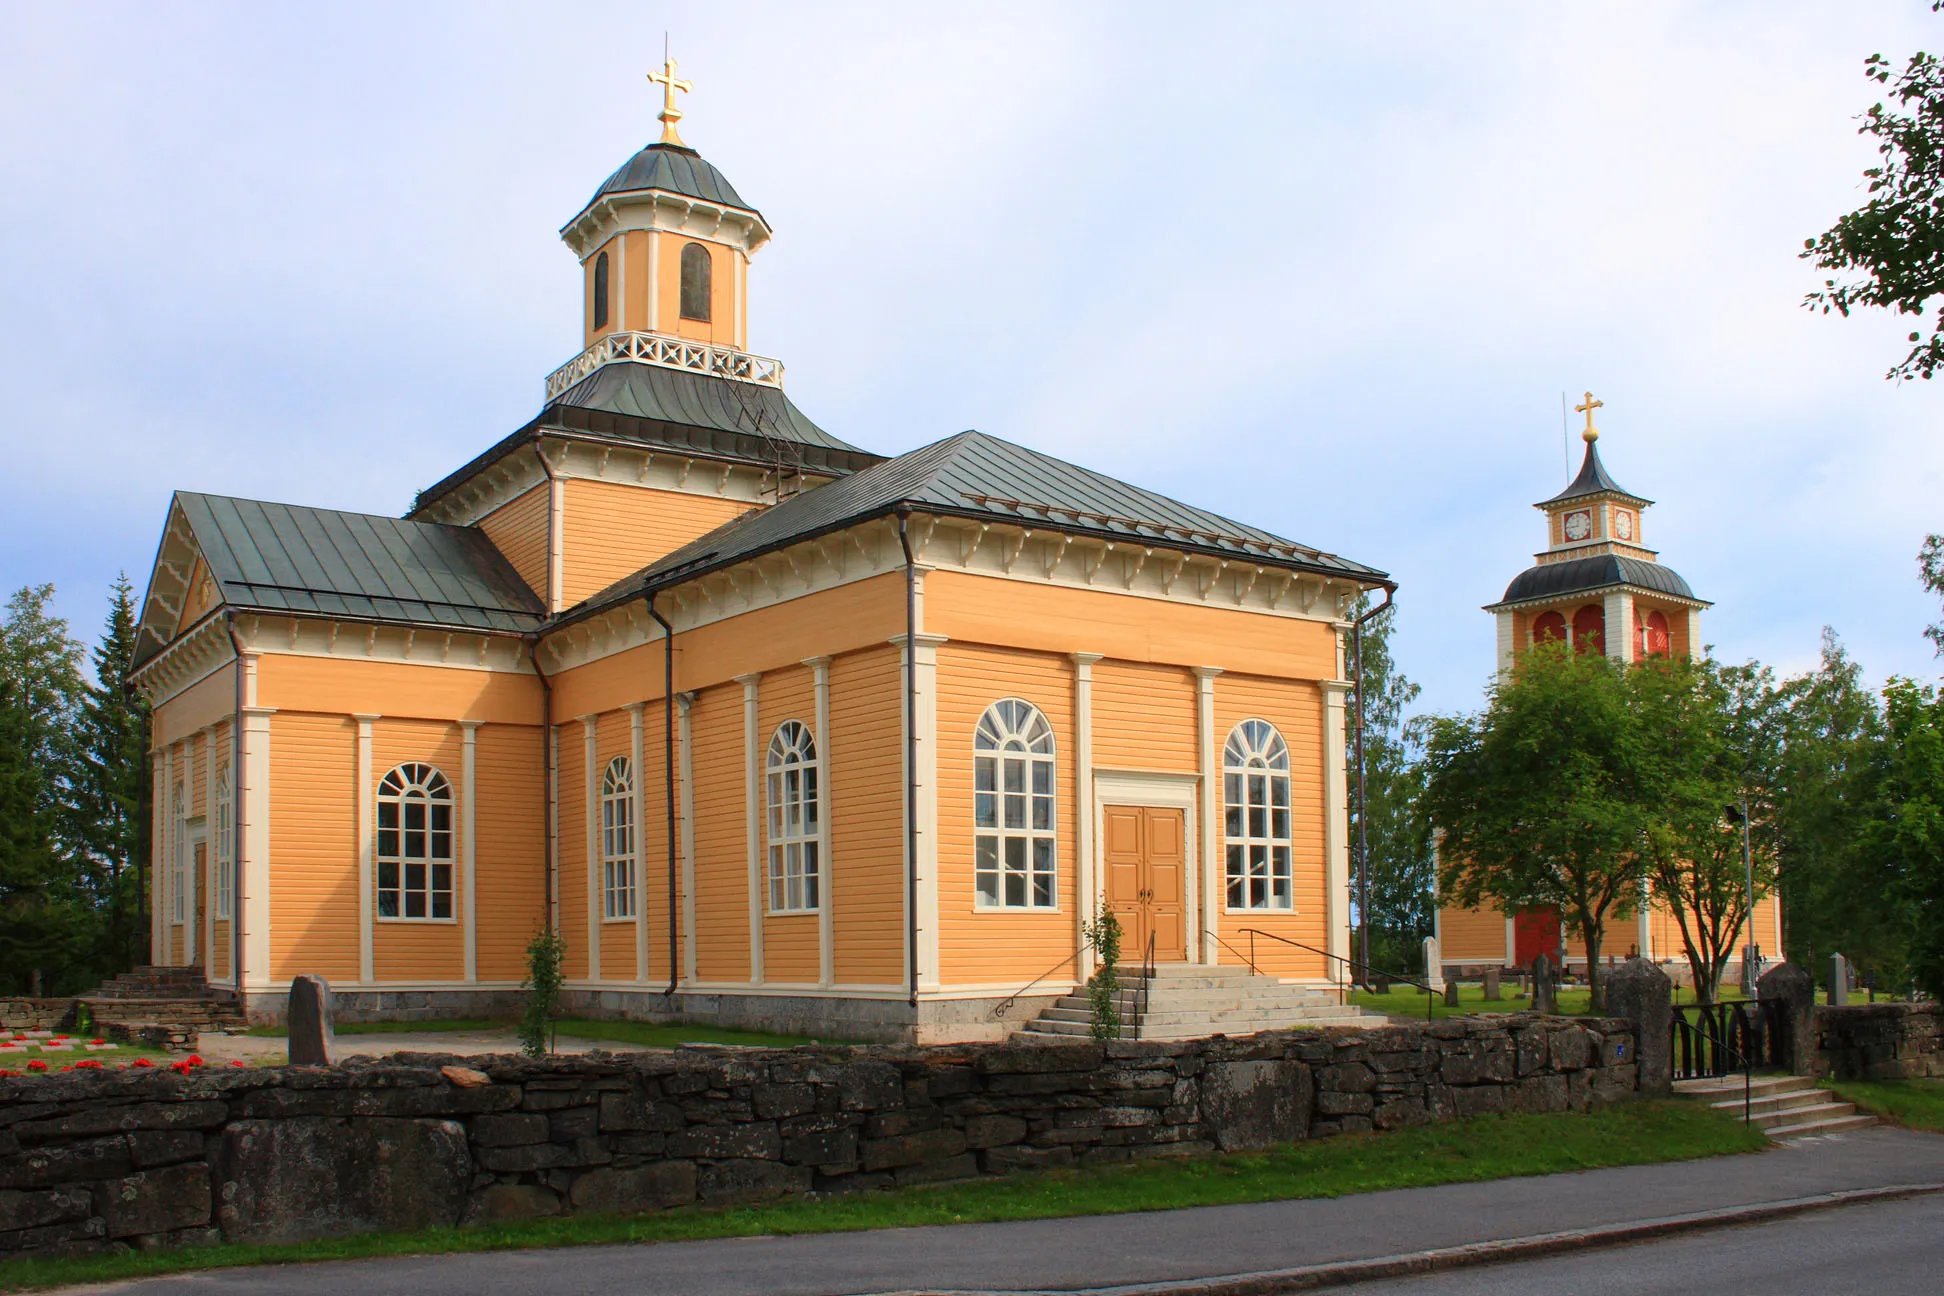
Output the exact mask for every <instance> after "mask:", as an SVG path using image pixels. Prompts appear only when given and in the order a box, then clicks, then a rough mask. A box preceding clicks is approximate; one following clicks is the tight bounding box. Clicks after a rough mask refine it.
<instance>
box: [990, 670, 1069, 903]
mask: <svg viewBox="0 0 1944 1296" xmlns="http://www.w3.org/2000/svg"><path fill="white" fill-rule="evenodd" d="M1019 707H1024V708H1025V709H1026V710H1025V712H1024V714H1023V718H1022V719H1021V720H1020V721H1018V722H1015V720H1014V719H1013V718H1011V717H1010V716H1009V715H1008V714H1007V710H1006V709H1007V708H1010V709H1017V708H1019ZM982 741H983V742H987V743H991V744H992V745H991V746H981V745H980V744H981V742H982ZM1041 742H1043V743H1044V744H1045V746H1044V747H1043V748H1042V747H1040V746H1037V745H1036V744H1038V743H1041ZM1015 744H1017V745H1016V746H1015ZM971 757H972V768H973V794H972V802H973V808H972V841H973V859H972V870H973V871H972V879H973V886H972V909H973V911H974V912H976V913H1048V912H1052V913H1058V912H1060V911H1062V910H1064V909H1065V908H1066V907H1067V894H1066V890H1067V889H1066V887H1064V886H1062V885H1061V883H1060V865H1061V855H1062V852H1061V850H1060V808H1061V807H1060V738H1059V734H1058V732H1057V731H1055V729H1054V728H1053V722H1052V721H1051V720H1050V719H1048V718H1047V715H1046V712H1045V711H1044V710H1043V709H1042V708H1041V707H1040V706H1039V704H1037V703H1035V702H1031V701H1028V700H1027V699H1025V698H1022V697H1019V696H1017V695H1011V696H1006V697H1001V698H997V699H994V700H993V701H992V702H990V703H988V704H987V706H986V708H985V710H983V711H981V712H980V713H979V719H978V722H977V724H976V725H975V726H974V728H973V737H972V751H971ZM986 761H990V762H992V771H991V772H992V785H991V788H990V790H989V791H983V792H982V791H981V790H980V789H979V774H980V770H979V766H980V765H981V764H982V763H984V762H986ZM1014 765H1016V766H1018V767H1019V789H1020V790H1019V791H1018V792H1017V793H1012V792H1009V791H1008V790H1007V774H1008V766H1014ZM1042 771H1044V772H1045V774H1046V791H1045V792H1044V793H1042V792H1040V791H1039V789H1038V788H1037V786H1036V784H1037V783H1038V781H1039V778H1038V776H1039V774H1040V773H1041V772H1042ZM1015 795H1017V796H1019V797H1020V798H1021V799H1022V802H1023V805H1022V807H1021V813H1020V816H1019V818H1020V822H1019V823H1018V824H1017V825H1013V824H1009V823H1007V822H1006V820H1007V802H1008V801H1009V800H1010V799H1011V798H1012V797H1013V796H1015ZM982 796H990V797H991V798H992V806H991V810H992V822H991V823H980V822H979V804H978V803H979V800H980V798H981V797H982ZM1042 797H1044V798H1045V800H1046V803H1047V815H1046V826H1045V827H1044V828H1041V827H1040V826H1038V824H1037V823H1036V822H1035V815H1034V812H1035V811H1036V810H1037V809H1038V808H1039V807H1038V805H1037V804H1036V803H1037V802H1038V801H1039V800H1040V799H1041V798H1042ZM1076 812H1077V807H1076ZM983 840H990V841H991V842H992V867H991V869H990V870H988V869H986V868H984V866H983V865H982V864H981V862H980V858H979V854H978V848H979V846H980V845H981V844H982V841H983ZM1015 841H1018V842H1023V843H1025V844H1024V846H1023V847H1022V849H1021V850H1020V852H1019V866H1018V867H1017V868H1015V867H1014V866H1013V863H1012V859H1011V856H1012V851H1011V850H1010V846H1011V844H1012V843H1013V842H1015ZM1042 843H1044V844H1045V846H1046V852H1045V853H1046V855H1047V861H1046V867H1045V868H1044V869H1042V868H1041V867H1040V861H1039V856H1040V853H1041V852H1040V846H1041V844H1042ZM981 873H988V874H989V875H990V876H991V878H992V892H993V894H992V898H991V899H987V898H986V894H985V891H984V888H983V887H982V886H981V885H980V883H981V878H980V874H981ZM1076 876H1077V869H1076ZM1042 877H1044V878H1045V879H1046V890H1047V901H1048V902H1047V903H1045V904H1041V903H1040V902H1039V900H1038V899H1037V893H1038V890H1039V888H1038V885H1037V883H1038V882H1039V880H1040V879H1041V878H1042ZM1015 879H1017V880H1018V881H1019V882H1020V884H1021V885H1020V896H1021V901H1022V902H1021V903H1018V904H1015V903H1013V902H1012V901H1011V900H1010V899H1008V896H1007V893H1008V892H1010V891H1011V890H1012V887H1011V883H1012V881H1013V880H1015ZM1076 912H1077V906H1076Z"/></svg>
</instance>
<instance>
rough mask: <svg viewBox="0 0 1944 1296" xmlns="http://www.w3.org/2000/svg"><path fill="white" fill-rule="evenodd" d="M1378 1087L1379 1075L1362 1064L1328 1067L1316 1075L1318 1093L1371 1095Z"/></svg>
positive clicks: (1350, 1063)
mask: <svg viewBox="0 0 1944 1296" xmlns="http://www.w3.org/2000/svg"><path fill="white" fill-rule="evenodd" d="M1376 1087H1377V1073H1376V1072H1375V1071H1374V1070H1372V1069H1371V1068H1370V1067H1369V1066H1368V1065H1367V1064H1365V1063H1362V1062H1348V1063H1344V1064H1343V1065H1341V1066H1326V1067H1323V1068H1322V1069H1320V1070H1319V1071H1317V1073H1316V1088H1317V1092H1319V1093H1322V1092H1326V1091H1328V1090H1332V1089H1334V1090H1338V1091H1340V1092H1342V1093H1369V1092H1370V1091H1371V1090H1373V1089H1375V1088H1376Z"/></svg>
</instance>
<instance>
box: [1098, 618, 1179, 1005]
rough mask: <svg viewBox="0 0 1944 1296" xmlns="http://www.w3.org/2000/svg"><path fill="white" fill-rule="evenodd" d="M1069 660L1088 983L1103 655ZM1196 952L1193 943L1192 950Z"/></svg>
mask: <svg viewBox="0 0 1944 1296" xmlns="http://www.w3.org/2000/svg"><path fill="white" fill-rule="evenodd" d="M1067 656H1068V657H1069V658H1071V660H1072V661H1073V799H1074V803H1075V805H1076V807H1078V808H1079V809H1080V810H1081V813H1080V814H1079V816H1078V821H1077V822H1076V823H1075V824H1074V829H1075V832H1076V834H1077V836H1078V838H1079V842H1078V849H1079V858H1078V859H1077V860H1075V861H1074V876H1075V879H1076V880H1075V883H1074V885H1075V887H1076V888H1077V889H1078V890H1079V892H1080V894H1079V895H1078V896H1076V897H1075V898H1074V906H1073V908H1074V918H1075V927H1076V930H1075V931H1074V940H1075V941H1077V942H1078V945H1077V948H1078V949H1079V951H1080V956H1079V964H1078V966H1079V979H1080V980H1082V981H1085V980H1086V979H1087V978H1088V977H1090V976H1092V975H1093V967H1094V956H1093V948H1092V947H1091V946H1090V945H1088V944H1087V939H1086V930H1087V928H1088V926H1089V925H1090V924H1092V922H1093V920H1094V917H1095V915H1096V914H1097V913H1098V912H1099V910H1100V863H1099V860H1098V859H1097V858H1096V852H1095V849H1094V841H1095V840H1096V835H1095V832H1094V821H1095V819H1096V817H1097V816H1096V815H1094V814H1092V813H1090V812H1087V811H1086V809H1085V807H1087V806H1091V805H1092V804H1093V803H1094V769H1093V668H1094V663H1095V662H1097V661H1100V660H1102V659H1103V654H1101V653H1089V652H1077V653H1069V654H1067ZM1193 876H1194V875H1193V874H1192V873H1190V874H1186V875H1184V877H1183V885H1184V886H1186V887H1188V888H1189V890H1190V891H1191V892H1192V891H1193V889H1194V882H1193ZM1190 900H1191V901H1192V896H1191V897H1190ZM1186 910H1187V912H1188V913H1191V914H1192V913H1193V912H1194V906H1193V904H1192V903H1189V904H1188V905H1187V906H1186ZM1191 942H1192V938H1191ZM1193 948H1194V945H1193V944H1192V943H1191V944H1190V945H1189V949H1191V950H1192V949H1193Z"/></svg>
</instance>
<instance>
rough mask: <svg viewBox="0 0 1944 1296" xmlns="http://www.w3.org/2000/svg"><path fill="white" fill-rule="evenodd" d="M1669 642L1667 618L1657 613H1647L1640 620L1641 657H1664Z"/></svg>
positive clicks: (1667, 650)
mask: <svg viewBox="0 0 1944 1296" xmlns="http://www.w3.org/2000/svg"><path fill="white" fill-rule="evenodd" d="M1669 644H1670V640H1669V638H1668V633H1667V617H1666V616H1664V615H1663V614H1661V613H1659V612H1649V613H1648V614H1647V615H1646V616H1644V617H1642V618H1640V655H1641V656H1642V657H1665V656H1667V654H1668V652H1669Z"/></svg>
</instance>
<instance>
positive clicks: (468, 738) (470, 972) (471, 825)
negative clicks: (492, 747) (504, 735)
mask: <svg viewBox="0 0 1944 1296" xmlns="http://www.w3.org/2000/svg"><path fill="white" fill-rule="evenodd" d="M479 724H480V722H479V721H477V720H461V721H460V722H459V732H460V735H461V738H460V744H461V752H462V755H461V756H460V767H459V778H460V784H461V786H460V791H459V885H460V886H461V887H462V888H463V890H462V892H461V894H460V903H461V904H462V905H464V906H465V908H464V909H463V911H462V917H463V921H464V922H465V927H466V980H467V981H477V980H479V900H478V895H479V885H478V878H479V848H478V847H479V791H478V788H479Z"/></svg>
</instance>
